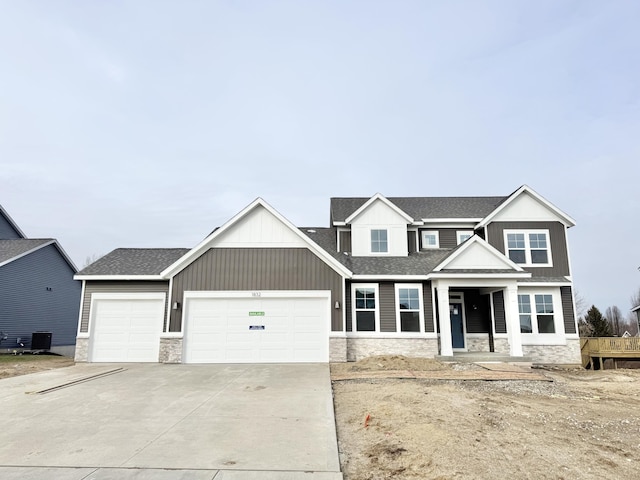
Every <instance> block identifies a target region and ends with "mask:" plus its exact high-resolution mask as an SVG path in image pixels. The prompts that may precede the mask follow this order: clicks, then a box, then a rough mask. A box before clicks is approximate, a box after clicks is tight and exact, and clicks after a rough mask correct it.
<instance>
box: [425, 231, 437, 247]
mask: <svg viewBox="0 0 640 480" xmlns="http://www.w3.org/2000/svg"><path fill="white" fill-rule="evenodd" d="M421 239H422V248H440V235H439V232H438V231H437V230H422V233H421Z"/></svg>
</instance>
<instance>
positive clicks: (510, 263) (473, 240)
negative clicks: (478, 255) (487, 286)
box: [433, 235, 525, 272]
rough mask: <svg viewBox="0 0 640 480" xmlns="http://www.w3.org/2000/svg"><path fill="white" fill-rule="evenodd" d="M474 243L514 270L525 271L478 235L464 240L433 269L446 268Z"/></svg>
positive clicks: (435, 270)
mask: <svg viewBox="0 0 640 480" xmlns="http://www.w3.org/2000/svg"><path fill="white" fill-rule="evenodd" d="M476 243H478V244H480V245H481V246H482V247H484V248H485V249H486V250H488V251H489V252H490V253H492V254H493V255H495V256H496V257H498V258H499V259H500V260H501V261H502V262H503V263H506V264H507V265H508V266H509V267H511V268H512V269H513V270H515V271H516V272H524V271H525V270H524V269H523V268H522V267H521V266H520V265H518V264H517V263H514V262H513V261H512V260H511V259H510V258H509V257H507V256H505V255H503V254H502V253H501V252H500V251H499V250H498V249H496V248H494V247H492V246H491V245H490V244H489V243H488V242H487V241H485V240H483V239H482V238H480V237H479V236H478V235H474V236H472V237H471V238H470V239H469V240H467V241H466V242H464V243H463V244H462V245H461V246H460V247H459V248H458V249H457V250H455V251H454V252H453V253H452V254H451V255H449V256H448V257H447V258H445V259H444V260H443V261H442V262H441V263H440V264H439V265H437V266H436V267H435V268H434V269H433V271H434V272H439V271H440V270H442V269H444V268H446V266H447V265H448V264H449V263H451V262H452V261H453V260H455V259H456V258H457V257H459V256H460V255H461V254H462V253H463V252H465V251H466V250H467V249H469V248H471V245H474V244H476Z"/></svg>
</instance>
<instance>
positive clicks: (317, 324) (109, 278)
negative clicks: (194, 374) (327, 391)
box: [75, 186, 580, 364]
mask: <svg viewBox="0 0 640 480" xmlns="http://www.w3.org/2000/svg"><path fill="white" fill-rule="evenodd" d="M330 214H331V223H330V225H329V227H324V228H298V227H296V226H294V225H292V224H291V223H290V222H289V221H288V220H287V219H285V218H284V217H283V216H282V215H280V214H279V213H278V212H277V211H275V210H274V209H273V208H272V207H270V206H269V205H268V204H267V203H266V202H264V201H263V200H262V199H257V200H255V201H254V202H253V203H251V204H250V205H249V206H247V207H246V208H245V209H244V210H242V211H241V212H239V213H238V214H237V215H236V216H235V217H233V218H232V219H231V220H229V221H228V222H227V223H226V224H224V225H223V226H221V227H220V228H217V229H215V230H214V231H213V232H212V233H211V234H210V235H209V236H207V237H206V238H205V239H204V240H203V241H202V242H201V243H200V244H199V245H197V246H195V247H194V248H192V249H118V250H115V251H114V252H112V253H110V254H108V255H106V256H105V257H103V258H102V259H100V260H98V261H97V262H95V263H94V264H92V265H90V266H89V267H87V268H85V269H84V270H82V271H81V272H79V273H78V274H77V275H76V277H75V278H76V279H78V280H82V284H83V288H82V291H83V294H82V311H81V315H80V322H79V329H78V340H77V349H76V360H77V361H92V362H131V361H139V362H183V363H225V362H229V363H238V362H327V361H346V360H357V359H359V358H363V357H366V356H369V355H376V354H399V355H411V356H421V357H436V356H445V357H450V356H455V355H456V354H458V352H486V353H489V354H490V353H491V352H494V353H495V354H502V355H510V356H512V357H523V356H526V357H530V358H531V359H532V360H533V361H534V362H537V363H564V364H578V363H580V341H579V337H578V330H577V323H576V317H575V314H574V311H575V309H574V300H573V292H572V279H571V270H570V262H569V253H568V247H567V237H566V231H567V229H568V228H570V227H572V226H573V225H574V224H575V222H574V221H573V220H572V219H571V217H569V216H568V215H566V214H565V213H563V212H562V211H561V210H559V209H558V208H557V207H555V206H554V205H552V204H551V203H550V202H548V201H547V200H545V199H544V198H542V197H541V196H540V195H538V194H537V193H536V192H534V191H533V190H532V189H530V188H529V187H527V186H523V187H521V188H519V189H518V190H516V191H515V192H513V193H512V194H510V195H508V196H503V197H400V198H386V197H384V196H382V195H380V194H377V195H374V196H373V197H371V198H333V199H331V212H330Z"/></svg>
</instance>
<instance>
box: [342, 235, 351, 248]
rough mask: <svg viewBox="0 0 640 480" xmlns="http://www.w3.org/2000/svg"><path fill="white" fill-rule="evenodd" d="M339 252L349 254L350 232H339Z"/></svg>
mask: <svg viewBox="0 0 640 480" xmlns="http://www.w3.org/2000/svg"><path fill="white" fill-rule="evenodd" d="M340 251H341V252H349V253H351V232H340Z"/></svg>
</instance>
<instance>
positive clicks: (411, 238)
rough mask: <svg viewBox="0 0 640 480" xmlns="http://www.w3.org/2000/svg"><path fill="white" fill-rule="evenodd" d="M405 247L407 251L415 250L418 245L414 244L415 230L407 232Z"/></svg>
mask: <svg viewBox="0 0 640 480" xmlns="http://www.w3.org/2000/svg"><path fill="white" fill-rule="evenodd" d="M407 249H408V250H409V253H413V252H417V251H418V246H417V245H416V232H415V231H411V230H410V231H408V232H407Z"/></svg>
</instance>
